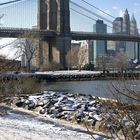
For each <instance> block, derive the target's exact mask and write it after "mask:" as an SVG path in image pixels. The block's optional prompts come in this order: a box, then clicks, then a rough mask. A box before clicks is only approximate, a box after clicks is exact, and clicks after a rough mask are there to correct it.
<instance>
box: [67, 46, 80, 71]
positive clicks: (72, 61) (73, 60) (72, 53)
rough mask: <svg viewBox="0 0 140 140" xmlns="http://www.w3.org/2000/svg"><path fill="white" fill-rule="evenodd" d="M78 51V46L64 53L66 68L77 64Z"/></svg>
mask: <svg viewBox="0 0 140 140" xmlns="http://www.w3.org/2000/svg"><path fill="white" fill-rule="evenodd" d="M78 52H79V48H78V47H74V48H71V49H70V50H69V51H68V53H67V55H66V60H67V64H68V69H70V68H73V67H77V66H78Z"/></svg>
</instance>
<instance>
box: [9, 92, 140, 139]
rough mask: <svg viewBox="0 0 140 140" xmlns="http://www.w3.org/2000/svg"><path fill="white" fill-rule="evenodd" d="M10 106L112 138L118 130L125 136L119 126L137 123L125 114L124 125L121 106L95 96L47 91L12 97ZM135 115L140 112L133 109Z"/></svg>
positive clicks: (130, 125)
mask: <svg viewBox="0 0 140 140" xmlns="http://www.w3.org/2000/svg"><path fill="white" fill-rule="evenodd" d="M7 104H8V105H10V106H12V107H13V106H14V107H19V108H24V109H26V110H30V111H32V112H33V113H37V114H39V115H41V116H43V117H46V118H51V119H59V120H64V121H68V122H70V123H72V124H78V125H80V126H82V127H84V128H86V129H88V130H90V131H91V132H94V131H97V132H102V133H104V134H106V135H108V136H110V133H109V132H110V131H111V132H113V131H114V129H115V132H118V133H119V135H120V137H121V138H122V137H123V136H122V135H121V134H120V132H121V130H120V127H119V126H120V125H123V127H128V128H131V127H132V124H133V123H134V122H132V120H129V118H127V114H125V115H123V117H122V118H121V119H122V120H121V122H120V118H119V117H120V113H121V112H122V110H120V107H121V106H122V105H121V104H118V103H117V102H116V101H113V100H108V99H104V100H103V99H102V98H98V97H93V96H91V95H84V94H72V93H69V92H54V91H44V92H43V93H38V94H34V95H30V96H22V97H14V98H11V99H10V100H8V102H7ZM123 106H124V105H123ZM118 107H119V108H118ZM123 109H124V108H123ZM133 112H136V113H138V112H139V109H138V108H136V107H135V106H133ZM137 119H138V118H137ZM130 122H131V123H130ZM120 123H121V124H120ZM136 126H137V127H136V129H138V128H139V127H140V125H139V124H137V125H136ZM90 131H89V132H90ZM138 133H139V131H138ZM114 135H115V134H114ZM117 135H118V134H117ZM101 140H102V139H101Z"/></svg>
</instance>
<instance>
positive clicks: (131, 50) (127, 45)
mask: <svg viewBox="0 0 140 140" xmlns="http://www.w3.org/2000/svg"><path fill="white" fill-rule="evenodd" d="M112 32H113V33H117V34H127V35H137V34H138V29H137V22H136V19H135V17H134V14H133V15H132V17H131V20H130V16H129V13H128V10H127V9H126V10H125V13H124V15H123V17H117V18H116V19H115V20H114V21H113V30H112ZM115 48H116V53H118V52H126V53H127V55H128V57H129V59H131V60H134V59H138V45H137V43H136V42H129V41H127V42H124V41H115Z"/></svg>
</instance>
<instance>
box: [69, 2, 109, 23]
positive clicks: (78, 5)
mask: <svg viewBox="0 0 140 140" xmlns="http://www.w3.org/2000/svg"><path fill="white" fill-rule="evenodd" d="M70 2H71V3H72V4H73V5H75V6H77V7H79V8H81V9H83V10H85V11H86V12H88V13H90V14H92V15H94V16H96V17H99V18H101V19H103V20H105V21H107V22H109V23H111V24H112V21H111V20H108V19H106V18H104V17H102V16H100V15H98V14H96V13H94V12H92V11H90V10H88V9H87V8H84V7H83V6H81V5H79V4H77V3H75V2H73V1H71V0H70Z"/></svg>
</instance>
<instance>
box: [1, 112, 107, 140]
mask: <svg viewBox="0 0 140 140" xmlns="http://www.w3.org/2000/svg"><path fill="white" fill-rule="evenodd" d="M94 137H95V138H96V140H105V139H103V138H102V137H100V136H98V135H94ZM0 140H93V138H92V137H91V135H90V134H88V133H87V131H85V130H83V129H81V128H80V126H77V125H70V124H69V125H67V124H64V123H62V122H61V120H57V121H56V120H53V121H52V120H50V119H47V118H43V117H39V116H37V115H29V114H26V113H25V112H24V113H23V112H19V111H18V112H17V111H10V112H9V113H8V115H6V116H4V117H0Z"/></svg>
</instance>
